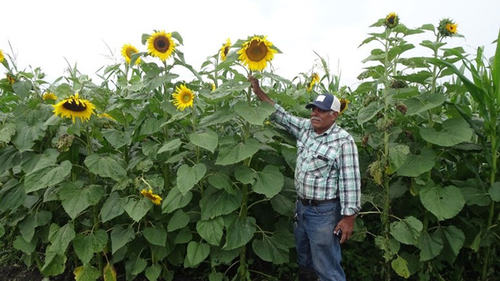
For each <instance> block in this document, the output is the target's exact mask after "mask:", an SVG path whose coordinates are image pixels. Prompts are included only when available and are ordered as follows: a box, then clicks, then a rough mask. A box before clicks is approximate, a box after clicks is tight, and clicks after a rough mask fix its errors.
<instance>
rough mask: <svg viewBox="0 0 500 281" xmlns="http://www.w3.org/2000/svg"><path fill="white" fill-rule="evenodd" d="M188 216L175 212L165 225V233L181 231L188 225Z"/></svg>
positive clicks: (178, 211)
mask: <svg viewBox="0 0 500 281" xmlns="http://www.w3.org/2000/svg"><path fill="white" fill-rule="evenodd" d="M188 223H189V216H188V214H186V213H185V212H184V211H183V210H177V211H176V212H175V213H174V215H173V216H172V217H171V218H170V220H169V221H168V225H167V231H168V232H172V231H175V230H177V229H181V228H183V227H185V226H186V225H188Z"/></svg>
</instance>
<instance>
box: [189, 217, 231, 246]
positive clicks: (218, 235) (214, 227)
mask: <svg viewBox="0 0 500 281" xmlns="http://www.w3.org/2000/svg"><path fill="white" fill-rule="evenodd" d="M223 229H224V220H223V219H222V217H216V218H213V219H210V220H199V221H198V222H197V223H196V231H197V232H198V234H200V236H201V238H203V239H205V240H206V241H207V242H208V243H209V244H212V245H215V246H218V245H219V244H220V241H221V239H222V234H223Z"/></svg>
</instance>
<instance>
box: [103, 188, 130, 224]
mask: <svg viewBox="0 0 500 281" xmlns="http://www.w3.org/2000/svg"><path fill="white" fill-rule="evenodd" d="M127 201H128V199H127V198H121V197H120V195H119V194H118V193H117V192H113V193H111V195H110V196H109V197H108V199H107V200H106V202H104V205H103V206H102V209H101V221H102V222H103V223H104V222H107V221H109V220H111V219H113V218H115V217H117V216H119V215H121V214H123V212H125V205H126V204H127Z"/></svg>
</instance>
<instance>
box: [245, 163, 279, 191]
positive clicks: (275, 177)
mask: <svg viewBox="0 0 500 281" xmlns="http://www.w3.org/2000/svg"><path fill="white" fill-rule="evenodd" d="M256 179H257V180H256V181H255V184H254V185H253V186H252V189H253V191H255V192H257V193H259V194H264V195H265V196H266V197H267V198H272V197H274V196H275V195H276V194H278V193H279V192H280V191H281V189H282V188H283V183H284V181H285V180H284V178H283V174H282V173H281V172H280V170H279V168H278V167H276V166H272V165H267V166H266V167H264V169H263V170H262V171H260V172H257V175H256Z"/></svg>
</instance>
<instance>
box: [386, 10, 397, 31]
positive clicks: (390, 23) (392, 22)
mask: <svg viewBox="0 0 500 281" xmlns="http://www.w3.org/2000/svg"><path fill="white" fill-rule="evenodd" d="M398 23H399V17H398V15H397V14H396V13H394V12H391V13H389V14H388V15H387V17H385V22H384V25H385V26H386V27H387V28H394V27H396V26H397V25H398Z"/></svg>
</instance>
